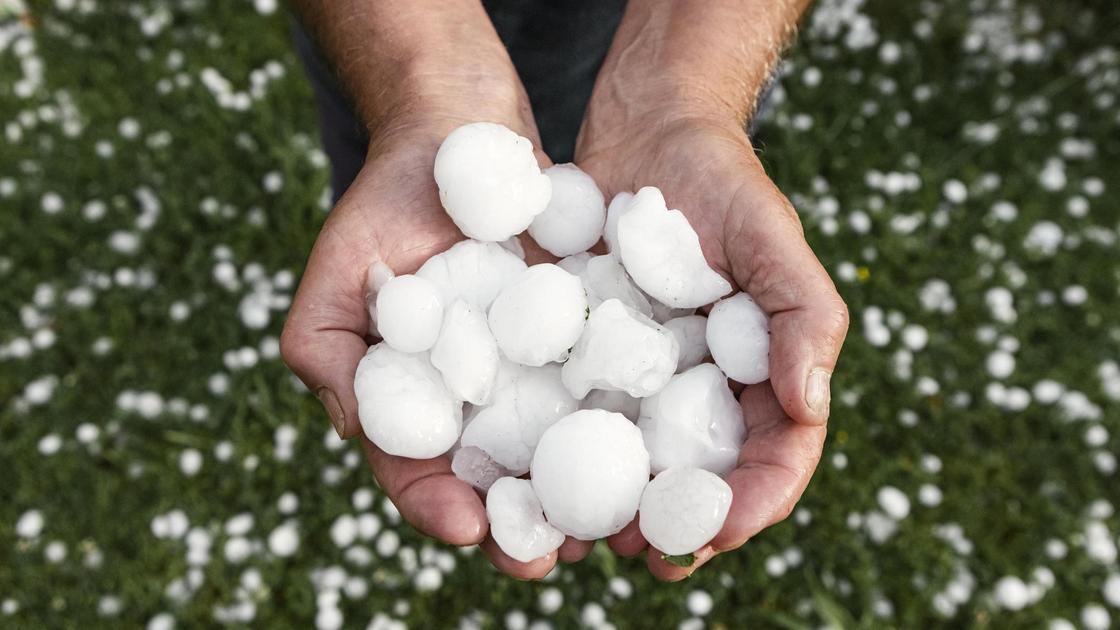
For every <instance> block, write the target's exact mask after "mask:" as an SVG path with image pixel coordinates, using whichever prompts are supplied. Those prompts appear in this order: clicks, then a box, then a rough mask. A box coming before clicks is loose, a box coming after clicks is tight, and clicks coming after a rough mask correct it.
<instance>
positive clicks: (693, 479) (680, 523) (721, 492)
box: [638, 467, 731, 556]
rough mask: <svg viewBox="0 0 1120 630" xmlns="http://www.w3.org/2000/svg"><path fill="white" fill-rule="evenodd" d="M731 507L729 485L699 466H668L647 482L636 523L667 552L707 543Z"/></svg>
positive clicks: (679, 552) (651, 541) (685, 550)
mask: <svg viewBox="0 0 1120 630" xmlns="http://www.w3.org/2000/svg"><path fill="white" fill-rule="evenodd" d="M730 509H731V486H728V485H727V482H726V481H724V480H723V479H720V478H719V477H718V476H717V475H715V474H714V473H711V472H708V471H707V470H703V469H700V468H684V467H680V468H669V469H666V470H664V471H662V472H661V473H659V474H658V475H657V476H656V477H654V478H653V481H651V482H649V485H647V486H646V489H645V491H644V492H642V500H641V503H640V504H639V507H638V526H639V528H640V529H641V531H642V536H644V537H645V538H646V540H648V541H649V544H651V545H653V547H654V548H655V549H657V550H659V551H661V552H662V553H666V554H669V555H674V556H675V555H682V554H688V553H692V552H694V551H696V550H697V549H700V548H701V547H703V546H704V545H706V544H708V542H710V541H711V540H712V538H714V537H715V535H716V534H717V533H719V530H720V529H721V528H722V527H723V522H724V520H726V519H727V513H728V511H729V510H730Z"/></svg>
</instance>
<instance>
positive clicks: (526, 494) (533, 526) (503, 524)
mask: <svg viewBox="0 0 1120 630" xmlns="http://www.w3.org/2000/svg"><path fill="white" fill-rule="evenodd" d="M486 517H487V519H489V521H490V534H491V535H492V536H493V537H494V542H496V543H498V546H499V547H501V549H502V551H504V552H505V553H506V555H508V556H509V557H511V558H513V559H514V560H517V561H519V562H530V561H532V560H535V559H537V558H542V557H544V556H546V555H548V554H550V553H552V552H553V551H555V550H556V549H559V548H560V545H561V544H563V542H564V534H562V533H561V532H560V530H558V529H556V528H555V527H553V526H551V525H549V524H548V523H547V522H546V521H545V520H544V514H543V512H542V511H541V502H540V501H539V500H538V499H537V495H536V494H534V493H533V484H532V483H531V482H530V481H529V480H527V479H516V478H514V477H503V478H501V479H499V480H497V481H496V482H495V483H494V484H493V485H492V486H490V491H489V492H488V493H487V494H486Z"/></svg>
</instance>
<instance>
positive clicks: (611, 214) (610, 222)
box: [603, 192, 634, 256]
mask: <svg viewBox="0 0 1120 630" xmlns="http://www.w3.org/2000/svg"><path fill="white" fill-rule="evenodd" d="M633 200H634V193H628V192H620V193H618V194H617V195H615V196H614V199H611V203H610V205H609V206H607V222H606V224H605V225H604V226H603V241H604V242H606V244H607V250H608V251H610V253H611V255H613V256H619V252H618V218H619V217H621V216H622V214H623V213H624V212H626V211H627V210H629V209H630V203H631V202H632V201H633Z"/></svg>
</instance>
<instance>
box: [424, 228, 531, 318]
mask: <svg viewBox="0 0 1120 630" xmlns="http://www.w3.org/2000/svg"><path fill="white" fill-rule="evenodd" d="M525 269H526V266H525V261H523V260H521V259H520V258H518V257H517V256H516V255H514V254H512V253H510V252H509V251H508V250H506V249H505V248H503V247H502V246H501V245H499V244H497V243H483V242H480V241H472V240H468V241H459V242H458V243H456V244H454V245H452V246H451V248H450V249H448V250H447V251H445V252H443V253H440V254H436V255H435V256H432V257H431V258H429V259H428V261H427V262H425V263H424V264H423V265H421V266H420V269H419V270H418V271H417V272H416V275H417V276H420V277H421V278H426V279H428V280H430V281H432V282H433V283H435V285H436V286H437V287H439V289H440V292H441V293H442V294H443V303H444V304H451V303H452V302H454V301H455V300H456V299H457V298H462V299H464V300H466V301H467V302H468V303H469V304H470V305H471V306H473V307H475V308H476V309H478V310H479V311H480V312H486V311H487V310H489V309H490V303H491V302H493V301H494V298H495V297H497V295H498V292H499V291H501V290H502V288H503V287H505V286H506V285H507V284H509V283H510V282H512V281H513V280H514V279H515V278H517V277H519V276H520V275H521V274H522V273H524V271H525Z"/></svg>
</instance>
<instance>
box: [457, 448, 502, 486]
mask: <svg viewBox="0 0 1120 630" xmlns="http://www.w3.org/2000/svg"><path fill="white" fill-rule="evenodd" d="M451 472H453V473H455V476H456V477H458V478H459V479H462V480H463V481H465V482H467V483H469V484H471V485H472V486H474V487H475V488H478V489H479V490H482V491H483V492H486V491H487V490H489V489H490V486H492V485H494V482H495V481H497V480H499V479H501V478H502V477H509V476H510V472H509V471H508V470H506V469H505V467H503V466H502V465H501V464H499V463H498V462H496V461H494V460H493V459H492V458H491V457H490V456H489V455H487V454H486V451H484V450H482V449H480V448H478V447H477V446H464V447H463V448H460V449H458V450H456V451H455V454H454V455H452V456H451Z"/></svg>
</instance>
